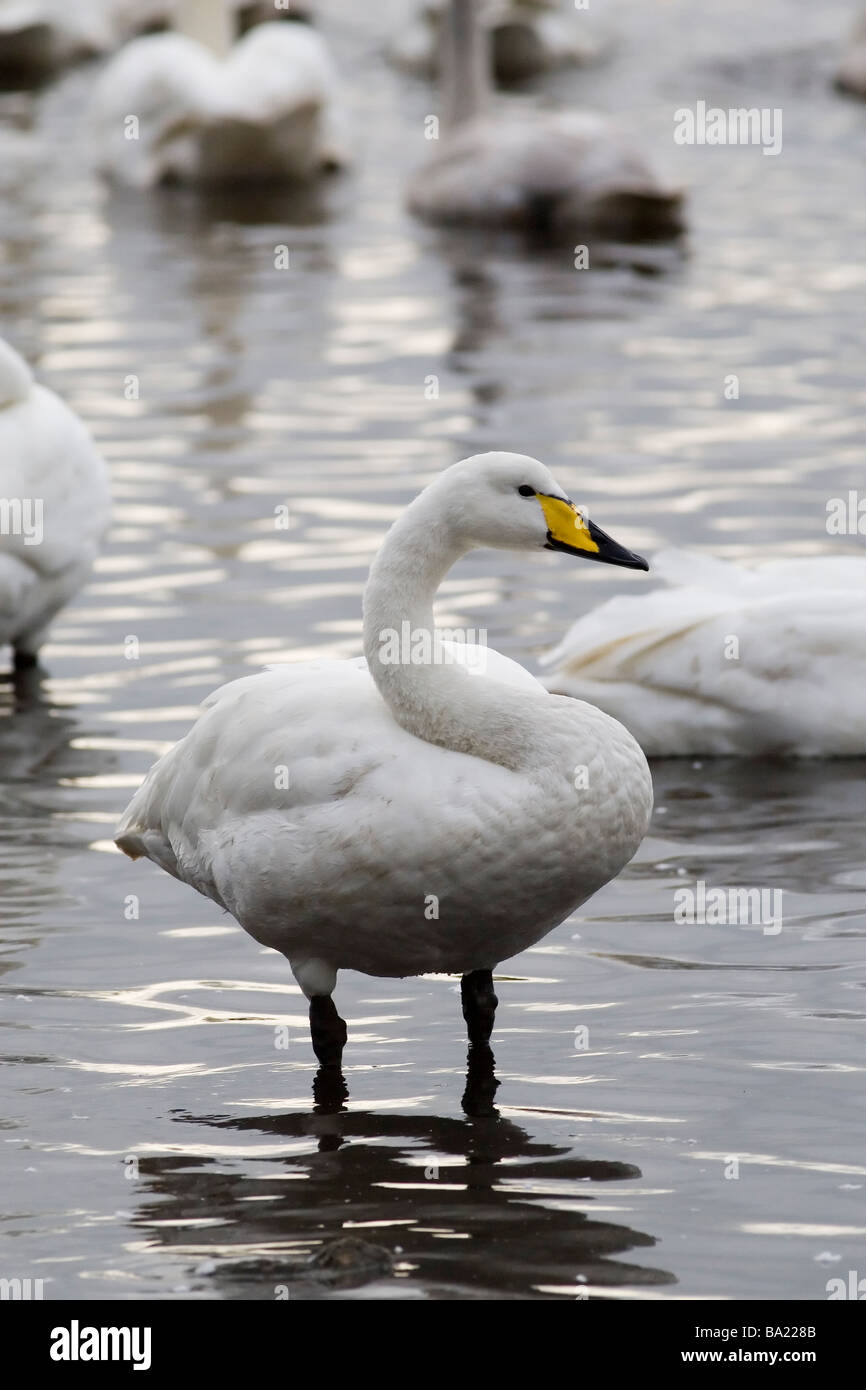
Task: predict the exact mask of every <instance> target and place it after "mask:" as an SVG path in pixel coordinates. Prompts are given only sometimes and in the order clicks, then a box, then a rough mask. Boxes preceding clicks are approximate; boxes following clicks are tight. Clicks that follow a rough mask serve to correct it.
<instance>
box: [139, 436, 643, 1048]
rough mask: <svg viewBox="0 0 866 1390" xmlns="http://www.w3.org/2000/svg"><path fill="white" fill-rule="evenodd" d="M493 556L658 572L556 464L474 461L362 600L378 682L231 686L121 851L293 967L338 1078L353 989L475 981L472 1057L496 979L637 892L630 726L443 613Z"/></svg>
mask: <svg viewBox="0 0 866 1390" xmlns="http://www.w3.org/2000/svg"><path fill="white" fill-rule="evenodd" d="M480 546H491V547H494V548H501V549H509V550H517V549H525V550H532V551H537V550H541V549H548V550H562V551H565V552H567V553H569V554H572V555H578V556H582V557H583V558H588V559H592V560H597V561H598V560H601V561H605V562H607V563H610V564H614V565H624V566H626V567H628V568H632V569H646V561H644V560H642V559H641V558H640V556H637V555H634V554H632V553H631V551H628V550H625V549H623V547H622V546H620V545H618V544H617V543H616V542H615V541H612V540H611V539H610V537H609V536H606V535H605V534H604V532H603V531H601V530H599V528H597V527H596V526H595V525H594V524H593V523H592V522H588V521H587V520H586V519H585V518H584V517H583V516H582V515H581V514H580V513H579V512H578V511H577V510H576V509H575V507H574V506H573V505H572V503H571V502H570V501H569V500H568V498H567V497H566V495H565V494H564V492H563V491H562V489H561V488H560V487H559V486H558V484H557V483H556V482H555V481H554V479H553V478H552V477H551V475H550V473H549V472H548V470H547V469H546V468H545V467H544V466H543V465H542V464H541V463H539V462H538V461H537V460H536V459H532V458H527V457H524V456H522V455H519V454H482V455H478V456H476V457H474V458H470V459H464V460H463V461H462V462H461V463H457V464H454V465H453V466H452V467H451V468H449V469H446V470H445V472H444V473H442V474H440V476H439V477H438V478H437V479H436V480H435V481H434V482H433V483H431V485H430V486H429V487H427V488H426V489H425V490H424V491H423V492H422V493H421V494H420V496H419V497H417V498H416V499H415V501H414V502H413V503H412V504H411V506H409V507H408V508H407V509H406V511H405V512H404V513H403V514H402V516H400V517H399V518H398V520H397V521H396V522H395V523H394V525H393V526H392V528H391V530H390V531H389V532H388V535H387V536H386V538H385V540H384V542H383V544H382V547H381V549H380V551H379V553H378V555H377V557H376V559H375V561H374V563H373V566H372V568H371V570H370V578H369V580H368V583H367V587H366V591H365V594H364V650H365V654H366V660H365V659H364V658H358V659H357V660H352V661H326V660H322V661H302V662H296V663H289V664H287V665H283V666H279V667H277V668H275V669H272V670H270V671H267V672H266V673H264V674H262V675H256V676H250V677H247V678H245V679H242V680H238V681H233V682H232V683H231V684H230V685H226V686H223V687H222V689H221V690H218V691H216V693H215V694H213V695H211V696H210V698H209V699H208V700H207V701H206V702H205V705H204V712H203V713H202V715H201V717H200V718H199V720H198V722H197V723H196V724H195V725H194V726H193V728H192V730H191V731H190V733H189V734H188V735H187V736H186V738H184V739H183V740H182V741H181V742H180V743H178V744H176V745H175V747H174V748H173V749H172V750H171V751H170V752H169V753H167V754H166V756H165V757H163V758H162V759H161V760H160V761H159V762H158V763H157V764H156V765H155V766H154V767H153V768H152V769H151V771H150V773H149V775H148V777H147V778H146V780H145V782H144V783H143V785H142V786H141V788H140V789H139V790H138V792H137V793H136V795H135V796H134V797H133V799H132V801H131V803H130V805H129V807H128V808H127V810H126V813H125V815H124V817H123V821H122V823H121V825H120V827H119V829H118V832H117V843H118V845H119V846H120V848H121V849H122V850H123V851H124V852H125V853H126V854H128V855H130V856H131V857H132V858H133V859H135V858H137V857H139V856H141V855H145V856H147V858H149V859H152V860H153V861H154V863H156V864H158V865H159V866H160V867H161V868H163V869H165V870H167V872H168V873H170V874H173V875H174V876H175V877H176V878H179V879H182V880H183V881H184V882H186V883H189V884H191V885H192V887H193V888H196V889H197V890H198V891H199V892H200V893H203V894H204V895H205V896H206V897H208V898H212V899H213V900H214V902H216V903H219V904H220V905H221V906H223V907H225V908H226V909H227V910H228V911H229V912H231V913H232V914H233V915H234V916H235V917H236V918H237V920H238V922H240V924H241V925H242V926H243V927H244V928H245V929H246V930H247V931H248V932H249V933H250V935H251V936H253V937H254V938H255V940H257V941H259V942H261V943H262V944H264V945H266V946H270V947H273V948H274V949H275V950H277V951H280V952H282V953H283V954H284V955H285V956H286V958H287V959H288V961H289V964H290V965H291V968H292V971H293V973H294V975H295V978H296V980H297V981H298V984H299V985H300V986H301V989H302V990H303V991H304V994H305V995H306V996H307V998H308V999H309V1000H310V1026H311V1032H312V1038H313V1047H314V1049H315V1052H316V1055H317V1056H318V1058H319V1060H320V1062H322V1063H323V1064H324V1065H336V1064H338V1063H339V1061H340V1057H341V1054H342V1048H343V1045H344V1043H345V1039H346V1030H345V1024H344V1023H343V1021H342V1019H340V1018H339V1016H338V1014H337V1013H336V1010H335V1008H334V1004H333V1002H332V1000H331V994H332V992H333V990H334V986H335V983H336V978H337V971H338V970H341V969H347V970H359V971H362V972H363V973H364V974H368V975H377V976H392V977H393V976H396V977H402V976H406V975H418V974H422V973H424V972H427V971H442V972H447V973H454V974H462V975H463V977H464V978H463V986H462V993H463V1008H464V1016H465V1018H466V1020H467V1024H468V1026H469V1037H470V1041H471V1042H472V1043H482V1044H486V1043H487V1042H488V1040H489V1037H490V1031H491V1029H492V1026H493V1012H494V1009H495V1006H496V997H495V995H494V993H493V982H492V975H491V971H492V969H493V967H494V966H495V965H497V964H498V963H499V961H501V960H504V959H506V958H507V957H510V956H513V955H515V954H516V953H517V952H518V951H522V950H524V949H525V948H526V947H527V946H530V945H532V943H533V942H535V941H538V940H539V939H540V938H541V937H542V936H545V935H546V934H547V932H549V931H550V930H551V929H552V928H553V927H555V926H556V925H557V924H558V923H559V922H561V921H562V920H563V919H564V918H565V917H566V916H567V915H568V913H569V912H570V911H571V910H572V909H573V908H575V907H577V906H578V904H579V903H581V902H583V901H584V900H585V899H586V898H588V897H589V896H590V895H591V894H592V893H594V892H596V890H597V889H598V888H600V887H601V886H602V885H603V884H604V883H606V882H607V881H608V880H609V879H610V878H612V877H614V875H616V874H617V873H619V871H620V869H622V867H623V866H624V865H625V864H626V863H627V862H628V861H629V859H630V858H631V856H632V855H633V854H634V852H635V850H636V849H637V847H638V845H639V844H640V841H641V839H642V838H643V835H644V833H645V831H646V827H647V823H648V819H649V814H650V809H651V803H652V787H651V782H650V777H649V772H648V770H647V766H646V761H645V759H644V756H643V753H642V752H641V750H640V748H639V747H638V745H637V744H636V743H635V741H634V739H633V738H632V737H631V736H630V735H629V734H627V733H626V731H625V729H623V728H622V727H621V725H619V724H617V723H616V722H615V721H614V720H612V719H609V718H608V717H607V715H605V714H602V713H600V712H599V711H598V710H596V709H592V708H591V707H590V706H589V705H584V704H579V703H577V702H576V701H572V700H566V699H560V698H557V697H555V696H552V695H549V694H548V693H547V692H546V691H545V689H544V688H543V686H542V685H540V684H539V682H538V681H536V680H535V679H534V678H533V677H532V676H530V675H529V673H528V672H527V671H525V670H524V669H523V667H522V666H519V665H517V663H516V662H513V661H510V660H508V659H507V658H506V657H503V656H500V655H499V654H498V653H496V652H494V651H491V650H489V649H487V648H486V647H485V646H483V645H480V646H478V645H473V644H471V643H462V642H460V641H452V640H445V641H444V642H443V639H442V637H441V634H439V633H438V632H437V629H436V625H435V620H434V617H433V600H434V597H435V594H436V591H437V589H438V588H439V585H440V583H441V581H442V579H443V578H444V576H445V575H446V573H447V572H448V570H449V569H450V568H451V567H452V565H453V564H455V562H456V561H457V560H458V559H459V558H460V557H461V556H462V555H463V554H465V553H466V552H467V551H469V550H472V549H475V548H477V547H480ZM425 639H426V648H425ZM395 643H396V647H395ZM419 644H420V645H419ZM425 651H426V655H425Z"/></svg>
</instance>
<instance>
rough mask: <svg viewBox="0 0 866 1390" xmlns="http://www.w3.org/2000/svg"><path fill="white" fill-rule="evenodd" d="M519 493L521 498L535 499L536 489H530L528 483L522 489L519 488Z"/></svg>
mask: <svg viewBox="0 0 866 1390" xmlns="http://www.w3.org/2000/svg"><path fill="white" fill-rule="evenodd" d="M517 491H518V492H519V493H520V496H521V497H534V496H535V488H534V487H530V486H529V484H528V483H524V484H523V485H522V486H521V487H519V488H518V489H517Z"/></svg>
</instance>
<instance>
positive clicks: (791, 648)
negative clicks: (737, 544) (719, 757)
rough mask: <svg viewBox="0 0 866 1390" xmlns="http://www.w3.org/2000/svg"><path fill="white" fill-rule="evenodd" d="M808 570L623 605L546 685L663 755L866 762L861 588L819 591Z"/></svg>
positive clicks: (586, 633)
mask: <svg viewBox="0 0 866 1390" xmlns="http://www.w3.org/2000/svg"><path fill="white" fill-rule="evenodd" d="M791 563H792V564H794V563H795V562H791ZM803 564H805V562H796V574H795V577H793V578H792V575H791V573H789V574H788V576H787V578H786V579H785V582H783V576H782V572H781V571H782V566H781V564H780V565H779V567H778V570H776V572H775V573H772V574H768V576H767V580H768V583H767V588H768V590H769V592H768V594H767V595H766V596H764V595H760V593H759V590H755V589H753V590H752V591H751V592H750V593H749V594H748V595H745V594H743V593H742V592H740V593H737V592H734V593H732V594H730V595H729V596H727V597H725V596H724V595H722V594H719V593H708V592H707V591H692V590H689V591H685V590H680V589H675V590H673V591H666V590H661V591H658V592H657V593H654V594H650V595H647V596H645V597H644V598H639V599H638V598H635V599H616V600H612V601H611V603H610V604H605V605H602V607H601V608H599V609H598V610H597V611H596V612H595V613H593V614H590V615H589V616H588V617H587V618H586V619H582V620H581V621H580V622H578V623H577V624H575V626H574V628H572V630H571V632H569V634H568V635H567V637H566V638H565V640H564V641H563V643H562V644H561V646H560V648H559V651H558V652H556V653H553V654H552V659H553V660H554V662H555V663H556V670H555V671H554V672H553V674H552V675H551V676H549V677H548V678H547V679H546V681H545V684H546V685H547V686H548V689H550V690H552V691H554V692H557V693H562V694H567V695H572V696H575V697H576V698H578V699H582V700H587V701H589V702H590V703H592V704H594V705H597V706H598V707H599V708H601V709H603V710H605V711H606V713H608V714H611V715H613V717H614V718H616V719H619V720H620V721H621V722H622V723H623V724H624V725H625V726H626V728H628V729H629V730H630V731H631V732H632V733H633V734H634V736H635V738H637V740H638V742H639V743H640V744H641V746H642V747H643V748H644V751H645V752H647V753H648V754H650V755H652V756H669V755H677V754H729V753H749V752H753V753H771V752H772V753H793V754H799V755H804V756H805V755H811V756H828V757H830V756H848V755H851V756H859V755H862V754H863V753H866V702H864V701H863V699H862V690H863V688H864V684H866V619H864V616H863V615H864V607H863V604H862V601H861V598H860V595H859V594H857V593H856V591H852V586H851V584H850V583H849V584H846V585H845V586H844V587H839V586H838V578H835V579H834V580H831V581H830V583H829V584H828V585H827V586H824V587H822V585H821V584H820V583H819V582H817V576H813V578H814V579H815V581H816V582H813V583H810V582H809V578H810V577H809V574H808V572H807V571H804V570H803V568H802V565H803ZM845 568H847V569H848V571H849V573H848V578H849V579H851V577H852V576H851V571H850V567H846V566H843V567H842V569H845ZM774 570H775V567H774ZM840 572H841V570H838V569H837V576H838V574H839V573H840ZM756 577H757V576H756ZM859 577H860V578H862V573H861V574H860V576H859ZM856 579H857V575H856V574H855V575H854V582H855V583H856ZM776 581H778V583H777V582H776ZM834 583H835V584H836V585H837V586H836V587H834ZM860 592H861V593H862V587H861V590H860Z"/></svg>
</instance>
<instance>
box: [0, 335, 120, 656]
mask: <svg viewBox="0 0 866 1390" xmlns="http://www.w3.org/2000/svg"><path fill="white" fill-rule="evenodd" d="M109 511H110V502H109V492H108V475H107V472H106V468H105V464H104V463H103V461H102V459H101V458H100V456H99V454H98V453H97V452H96V449H95V448H94V445H93V441H92V440H91V438H90V436H89V434H88V433H87V430H86V429H85V427H84V425H83V424H82V423H81V421H80V420H79V419H78V416H77V415H74V414H73V413H72V411H71V410H70V409H69V407H68V406H67V405H65V404H64V403H63V401H62V400H61V399H60V397H59V396H55V394H54V392H53V391H49V390H47V389H46V388H45V387H44V386H37V385H36V384H35V383H34V381H33V375H32V373H31V371H30V368H29V367H28V366H27V364H26V363H25V362H23V361H22V359H21V358H20V357H19V356H18V353H17V352H15V351H14V350H13V349H12V348H11V347H10V346H9V344H8V343H6V342H4V341H3V339H0V647H3V646H11V647H12V650H13V656H14V661H15V666H16V667H17V668H21V667H26V666H32V665H34V664H35V662H36V658H37V654H38V652H39V648H40V646H41V645H42V643H43V641H44V640H45V635H46V629H47V628H48V625H49V623H50V622H51V619H52V618H53V617H54V615H55V614H56V613H57V611H58V610H59V609H60V608H62V607H63V605H64V604H65V603H68V601H69V600H70V598H72V596H73V594H75V593H77V592H78V590H79V589H80V588H81V586H82V585H83V584H84V582H85V580H86V579H87V576H88V574H89V573H90V570H91V567H92V565H93V561H94V559H95V558H96V554H97V551H98V549H99V543H100V540H101V538H102V535H103V532H104V531H105V528H106V526H107V525H108V519H109Z"/></svg>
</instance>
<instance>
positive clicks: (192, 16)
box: [175, 0, 235, 58]
mask: <svg viewBox="0 0 866 1390" xmlns="http://www.w3.org/2000/svg"><path fill="white" fill-rule="evenodd" d="M175 27H176V29H177V31H178V33H180V34H185V35H186V37H187V38H188V39H195V40H196V41H197V42H198V43H200V44H203V45H204V47H205V48H208V49H210V51H211V53H213V55H214V57H216V58H225V57H226V55H227V54H228V53H230V52H231V49H232V46H233V44H234V41H235V34H234V22H233V18H232V15H231V13H230V11H229V5H228V0H180V3H179V5H178V7H177V21H176V24H175Z"/></svg>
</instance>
